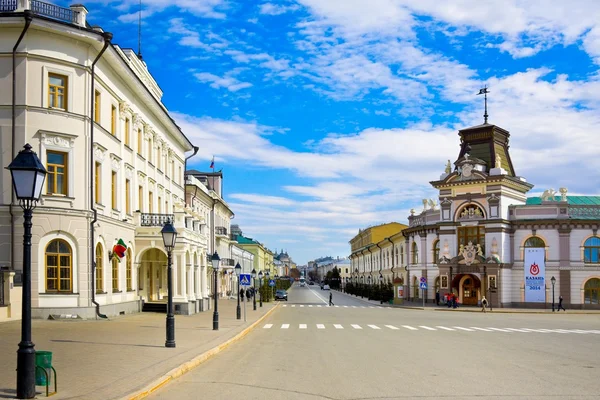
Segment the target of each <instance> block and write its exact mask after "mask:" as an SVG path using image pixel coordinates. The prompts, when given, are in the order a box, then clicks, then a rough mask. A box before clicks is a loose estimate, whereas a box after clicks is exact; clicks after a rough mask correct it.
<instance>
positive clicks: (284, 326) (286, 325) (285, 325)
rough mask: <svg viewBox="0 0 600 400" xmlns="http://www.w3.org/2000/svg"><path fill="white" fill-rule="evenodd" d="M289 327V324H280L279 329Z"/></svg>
mask: <svg viewBox="0 0 600 400" xmlns="http://www.w3.org/2000/svg"><path fill="white" fill-rule="evenodd" d="M289 327H290V324H282V325H281V329H288V328H289Z"/></svg>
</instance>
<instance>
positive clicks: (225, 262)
mask: <svg viewBox="0 0 600 400" xmlns="http://www.w3.org/2000/svg"><path fill="white" fill-rule="evenodd" d="M221 265H222V266H223V267H234V266H235V260H234V259H233V258H221Z"/></svg>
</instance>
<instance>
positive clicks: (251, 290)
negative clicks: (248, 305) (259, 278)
mask: <svg viewBox="0 0 600 400" xmlns="http://www.w3.org/2000/svg"><path fill="white" fill-rule="evenodd" d="M244 294H245V295H246V299H247V301H250V300H252V298H253V297H254V295H255V290H254V288H248V289H246V290H244V288H241V289H240V300H241V301H244Z"/></svg>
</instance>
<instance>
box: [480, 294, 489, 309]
mask: <svg viewBox="0 0 600 400" xmlns="http://www.w3.org/2000/svg"><path fill="white" fill-rule="evenodd" d="M487 306H488V301H487V299H486V298H485V296H483V297H482V298H481V311H483V312H487Z"/></svg>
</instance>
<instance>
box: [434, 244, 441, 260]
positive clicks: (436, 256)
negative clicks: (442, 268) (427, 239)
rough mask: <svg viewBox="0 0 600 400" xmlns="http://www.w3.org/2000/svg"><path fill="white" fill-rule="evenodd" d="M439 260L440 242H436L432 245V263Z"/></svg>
mask: <svg viewBox="0 0 600 400" xmlns="http://www.w3.org/2000/svg"><path fill="white" fill-rule="evenodd" d="M439 260H440V241H439V240H436V241H435V242H434V243H433V262H434V263H437V262H438V261H439Z"/></svg>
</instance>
